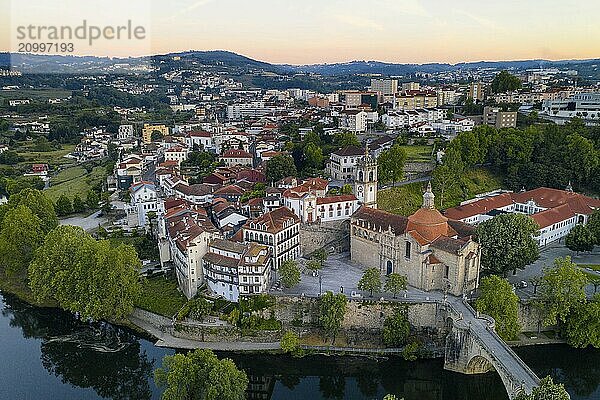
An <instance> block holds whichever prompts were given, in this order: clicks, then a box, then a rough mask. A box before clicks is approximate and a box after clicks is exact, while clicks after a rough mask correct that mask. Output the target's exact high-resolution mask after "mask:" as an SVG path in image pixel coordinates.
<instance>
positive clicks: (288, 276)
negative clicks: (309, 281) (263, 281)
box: [279, 260, 300, 289]
mask: <svg viewBox="0 0 600 400" xmlns="http://www.w3.org/2000/svg"><path fill="white" fill-rule="evenodd" d="M279 278H280V279H281V283H283V286H285V287H286V288H288V289H289V288H292V287H294V286H296V285H297V284H298V283H299V282H300V270H299V269H298V263H297V262H296V261H293V260H287V261H284V262H283V264H281V265H280V266H279Z"/></svg>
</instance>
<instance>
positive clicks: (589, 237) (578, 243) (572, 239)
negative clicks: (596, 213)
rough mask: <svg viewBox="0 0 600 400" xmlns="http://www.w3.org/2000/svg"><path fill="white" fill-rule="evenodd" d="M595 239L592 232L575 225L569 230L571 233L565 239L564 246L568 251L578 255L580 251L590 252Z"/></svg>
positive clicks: (584, 226)
mask: <svg viewBox="0 0 600 400" xmlns="http://www.w3.org/2000/svg"><path fill="white" fill-rule="evenodd" d="M595 242H596V238H595V237H594V234H593V233H592V231H591V230H590V229H589V228H588V227H587V226H586V225H582V224H577V225H575V226H574V227H573V229H571V232H569V234H568V235H567V236H566V237H565V246H567V247H568V249H569V250H571V251H574V252H576V253H577V254H579V252H580V251H592V250H594V245H595Z"/></svg>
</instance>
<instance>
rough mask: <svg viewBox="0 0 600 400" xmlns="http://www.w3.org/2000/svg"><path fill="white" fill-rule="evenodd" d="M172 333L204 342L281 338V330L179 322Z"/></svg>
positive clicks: (268, 341)
mask: <svg viewBox="0 0 600 400" xmlns="http://www.w3.org/2000/svg"><path fill="white" fill-rule="evenodd" d="M171 334H172V335H173V336H175V337H179V338H183V339H190V340H200V341H203V342H220V343H229V342H251V343H273V342H278V341H279V340H280V339H281V335H282V332H281V331H252V332H250V331H243V330H242V329H240V328H238V327H235V326H213V327H209V326H201V325H195V324H189V323H182V322H177V323H175V326H174V327H173V329H172V331H171Z"/></svg>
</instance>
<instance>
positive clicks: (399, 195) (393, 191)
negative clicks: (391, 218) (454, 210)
mask: <svg viewBox="0 0 600 400" xmlns="http://www.w3.org/2000/svg"><path fill="white" fill-rule="evenodd" d="M425 186H426V183H425V182H417V183H411V184H408V185H404V186H400V187H395V188H390V189H386V190H382V191H380V192H379V194H378V199H377V205H378V208H379V209H381V210H384V211H388V212H391V213H394V214H400V215H410V214H412V213H414V212H415V211H416V210H418V209H419V207H421V205H422V204H423V191H424V190H425ZM501 187H502V180H501V179H500V177H498V176H495V175H493V174H492V173H491V172H489V171H487V170H485V169H477V170H473V171H469V172H468V173H467V174H465V176H464V189H465V193H463V191H462V189H461V188H460V187H458V185H457V187H455V188H453V189H452V190H449V191H447V192H446V194H445V197H446V199H445V200H444V207H443V208H450V207H455V206H457V205H459V204H460V202H462V201H464V200H467V199H470V198H473V197H474V196H475V195H476V194H480V193H485V192H489V191H491V190H495V189H500V188H501ZM433 191H434V193H435V194H436V196H437V197H436V205H437V207H438V208H441V207H440V205H439V199H440V197H439V193H438V192H437V191H436V188H435V186H434V187H433ZM465 194H466V195H465Z"/></svg>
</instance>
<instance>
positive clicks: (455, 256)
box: [0, 52, 600, 399]
mask: <svg viewBox="0 0 600 400" xmlns="http://www.w3.org/2000/svg"><path fill="white" fill-rule="evenodd" d="M218 56H219V53H218V52H216V53H215V57H218ZM237 57H239V59H237V62H238V63H241V62H244V63H249V61H247V60H248V59H245V58H242V57H241V56H237ZM224 60H225V59H224ZM582 66H583V67H585V68H583V67H582ZM579 67H582V68H580V69H578V68H579ZM23 68H26V66H25V65H24V66H23ZM99 68H101V67H99ZM102 68H104V67H102ZM109 68H110V67H109ZM131 68H134V69H135V66H134V65H132V66H131ZM586 68H587V64H585V63H581V64H567V65H563V66H552V67H547V68H542V67H532V66H525V67H519V66H512V65H510V63H509V64H508V65H507V66H498V67H497V68H496V67H479V66H472V67H468V66H465V67H464V68H463V69H457V68H451V69H448V70H442V71H438V72H427V71H426V70H425V71H423V72H420V71H416V72H407V73H406V74H405V75H395V76H385V75H384V74H376V73H373V74H356V75H354V76H352V78H351V79H350V80H349V81H348V82H349V83H348V82H346V83H344V84H340V83H339V82H337V81H336V80H335V78H332V77H331V76H329V75H326V74H323V75H319V74H318V73H315V72H311V73H306V74H303V73H296V72H289V73H286V72H283V71H278V72H272V71H269V70H268V68H265V69H261V68H260V67H259V66H254V65H252V64H250V63H249V64H248V65H243V66H242V67H240V66H239V65H238V64H232V65H227V61H222V62H217V63H213V62H212V61H210V60H209V61H206V60H203V58H202V55H198V54H196V53H194V52H190V53H181V54H173V55H163V56H157V57H156V60H155V64H154V66H153V67H152V68H150V69H149V70H148V71H144V73H142V74H131V75H127V74H125V75H111V74H104V75H94V76H91V77H90V76H85V75H83V74H82V75H77V74H74V75H68V76H66V77H52V79H54V80H55V81H56V82H54V85H55V86H60V87H62V88H63V89H57V88H56V87H53V86H52V85H53V84H52V83H48V82H45V81H43V80H42V79H38V77H35V76H32V77H28V80H24V77H25V75H22V74H20V73H17V72H16V71H14V70H13V71H11V72H10V73H8V72H7V73H5V74H3V75H2V77H0V82H2V87H1V90H0V98H2V103H1V104H0V164H1V165H0V171H1V173H2V175H1V178H0V193H1V195H2V203H3V204H4V205H2V206H1V208H0V210H1V211H0V221H2V223H1V225H0V227H1V230H0V248H2V249H3V254H2V257H0V258H2V260H1V261H2V263H1V264H0V271H1V274H0V278H1V280H3V281H5V282H4V284H3V286H1V287H2V289H3V290H5V291H7V292H9V291H10V289H9V287H11V286H16V287H19V285H21V286H22V288H21V289H19V290H18V291H17V294H18V293H19V291H23V292H26V295H25V297H27V296H30V298H32V299H35V300H34V301H40V300H42V299H44V300H45V301H50V304H52V305H55V306H59V307H61V308H63V309H66V310H68V311H71V312H75V313H77V315H82V316H84V317H85V318H90V319H91V320H109V321H111V322H118V321H119V320H125V319H127V320H128V321H129V323H131V324H133V325H136V326H137V328H138V329H141V330H143V331H145V332H147V333H149V334H150V335H152V336H154V337H155V338H156V339H157V340H158V343H162V346H164V347H172V348H186V349H195V348H205V349H213V350H220V351H245V350H253V351H261V350H270V351H274V350H278V351H279V350H283V351H284V352H290V353H292V354H296V355H298V354H301V353H310V352H311V351H313V352H316V351H340V352H347V353H352V352H356V353H360V352H363V353H364V352H367V353H368V352H372V353H373V354H375V353H380V354H385V353H386V352H389V353H390V354H391V353H394V352H395V353H396V354H402V356H403V357H405V359H407V360H409V359H416V358H417V357H424V358H426V357H427V356H434V355H435V356H441V357H444V368H445V369H447V370H450V371H455V372H459V373H463V374H480V373H485V372H489V371H491V370H495V371H496V372H497V373H498V374H499V376H500V379H501V382H502V384H503V386H504V387H505V389H506V393H507V395H508V396H509V398H510V399H517V398H518V399H522V398H526V399H529V398H533V397H526V396H529V395H531V394H532V392H535V391H536V390H539V389H538V387H544V385H549V386H552V385H554V384H553V383H552V380H551V379H550V380H549V381H548V379H541V380H540V378H543V376H540V377H538V376H537V375H536V373H534V372H533V371H532V370H531V369H530V368H529V367H528V366H527V364H526V363H525V362H523V361H522V360H521V358H520V357H519V356H518V355H517V353H515V352H514V351H513V350H512V349H511V347H510V346H513V345H515V346H517V345H536V344H548V343H550V344H555V343H568V344H569V345H572V346H573V347H578V348H582V347H583V348H585V347H588V346H593V347H599V346H600V341H599V340H598V335H597V332H598V330H600V326H599V324H600V321H599V320H598V318H597V312H598V308H599V307H600V297H599V296H598V295H597V294H596V293H597V290H598V287H599V286H600V253H599V252H598V245H600V199H599V198H598V194H599V193H600V83H599V82H600V77H598V76H597V75H591V76H587V75H584V74H586V73H588V72H587V71H588V70H587V69H586ZM582 74H583V75H582ZM238 76H239V78H238ZM299 77H302V79H303V80H302V81H300V78H299ZM282 82H283V83H285V85H283V84H282ZM294 82H302V85H301V86H302V87H304V88H302V89H301V88H295V87H293V86H292V87H290V86H291V85H293V84H294ZM274 87H277V88H274ZM286 87H290V88H286ZM67 88H69V89H67ZM319 88H327V89H329V90H322V89H319ZM42 204H44V205H42ZM44 207H47V208H44ZM49 209H52V211H51V212H50V211H49ZM49 213H51V214H54V213H55V218H56V216H57V217H58V220H56V221H57V222H52V221H53V220H52V219H51V218H50V219H49V217H48V214H49ZM58 224H60V226H58V227H55V226H57V225H58ZM72 227H77V228H72ZM71 228H72V229H71ZM69 229H71V230H69ZM33 231H35V232H36V233H35V234H33V233H32V232H33ZM88 241H89V243H88ZM105 241H106V243H109V245H107V248H103V247H102V243H104V242H105ZM83 243H88V244H86V245H85V246H90V248H91V247H94V246H99V247H98V249H96V250H94V251H95V252H97V255H96V257H104V258H102V260H104V261H98V262H101V263H103V264H99V265H97V266H96V267H93V266H90V267H89V268H92V269H90V270H89V271H90V272H89V273H90V274H99V275H103V273H102V272H101V271H102V270H103V269H104V270H106V269H107V268H113V267H114V271H119V272H115V274H116V275H115V277H114V278H109V277H106V278H101V279H106V281H103V282H104V283H103V284H101V283H99V282H100V281H99V282H98V283H96V284H98V285H107V286H106V288H105V289H103V290H104V291H103V292H102V293H103V294H102V295H99V294H97V293H96V292H94V290H92V289H89V290H91V292H89V293H88V292H85V291H83V292H77V293H75V291H74V292H73V293H71V294H66V292H69V291H71V290H72V289H69V287H70V286H64V285H76V282H71V283H66V282H62V283H61V282H59V281H60V279H58V277H59V276H60V274H63V273H67V274H71V272H68V271H71V270H70V268H73V267H71V266H70V265H68V264H65V260H66V258H68V259H72V260H73V261H74V262H79V261H77V260H79V258H78V257H84V254H89V253H79V251H82V252H83V251H91V250H89V249H88V250H85V249H84V248H83V247H82V248H81V249H80V248H79V247H80V246H84V244H83ZM61 246H63V247H61ZM128 249H129V250H135V251H133V252H130V251H129V250H128ZM61 252H62V253H61ZM17 254H18V255H19V256H18V257H16V255H17ZM59 254H62V255H61V256H59ZM65 257H66V258H65ZM98 259H99V260H100V258H98ZM63 264H64V265H63ZM61 268H64V269H63V270H61ZM93 268H99V269H98V270H93ZM79 273H83V272H78V273H77V274H79ZM53 274H56V275H53ZM132 274H133V275H132ZM75 276H76V275H72V277H71V279H75V278H74V277H75ZM57 279H58V280H57ZM61 279H62V278H61ZM99 279H100V278H99ZM110 279H116V280H117V281H118V282H120V283H119V284H120V285H121V286H123V287H126V288H127V289H122V290H119V291H120V292H121V293H123V290H131V292H130V293H128V294H126V295H124V294H121V295H119V294H116V293H117V290H116V289H115V290H114V291H113V290H112V289H109V288H110V287H111V286H110V285H111V284H112V285H114V284H115V282H116V281H114V280H112V281H111V280H110ZM6 282H11V283H10V284H6ZM109 282H112V283H109ZM125 282H126V283H125ZM90 285H92V286H93V285H94V284H90ZM565 288H570V289H571V290H569V293H567V294H564V293H563V292H562V291H563V290H565ZM86 290H88V289H86ZM92 292H93V293H96V294H92ZM42 293H43V296H42ZM86 293H87V294H86ZM559 293H560V296H563V295H564V298H559V297H560V296H559ZM77 296H83V297H77ZM88 296H92V297H88ZM94 296H99V297H98V299H97V302H99V303H103V302H104V301H106V300H107V299H108V298H111V303H110V304H111V305H109V303H106V304H103V305H102V307H100V306H98V307H94V306H92V305H91V304H93V301H92V300H91V299H92V298H95V297H94ZM113 296H114V298H113ZM86 298H88V299H89V304H88V305H85V306H84V305H83V304H84V303H86V302H87V301H88V300H84V299H86ZM263 303H264V304H263ZM302 304H304V306H302ZM327 304H329V305H327ZM363 304H364V305H363ZM399 306H402V307H404V308H401V307H400V308H399ZM111 307H114V308H111ZM299 307H300V308H302V307H306V309H307V310H309V311H306V312H303V311H301V310H300V311H299V309H300V308H299ZM336 307H337V308H336ZM361 307H364V310H369V311H368V312H367V314H372V315H366V314H365V312H364V311H363V312H361ZM319 308H320V309H321V311H320V312H319V311H318V309H319ZM313 309H317V311H313ZM111 310H115V311H114V312H113V311H111ZM116 310H118V311H116ZM323 310H324V311H323ZM117 312H118V314H117ZM298 312H300V314H298ZM313 312H314V313H316V314H314V313H313ZM594 313H596V314H594ZM340 314H341V316H340ZM334 315H337V316H334ZM344 315H346V317H344ZM375 315H378V317H375ZM488 315H489V317H487V316H488ZM486 318H487V319H486ZM324 321H327V322H324ZM388 326H391V327H392V328H388ZM388 329H391V330H392V331H393V332H394V334H386V332H387V331H388ZM250 331H252V332H253V333H249V332H250ZM362 331H364V332H379V333H374V334H372V335H371V336H369V335H367V336H366V337H365V335H364V334H362V335H361V334H359V333H358V332H362ZM401 331H403V332H404V333H400V332H401ZM434 331H435V332H437V333H436V334H435V335H432V334H431V332H434ZM381 332H383V333H381ZM436 335H437V336H436ZM315 337H318V339H315ZM324 341H325V345H323V343H324ZM316 342H318V344H316ZM158 343H157V344H158ZM290 343H291V344H290ZM261 384H262V386H265V385H266V386H268V385H269V384H270V383H269V382H262V383H261V382H256V383H255V384H253V385H255V386H257V387H258V386H260V387H262V386H261ZM256 390H259V389H256ZM260 390H262V389H260ZM523 396H525V397H523ZM232 398H233V397H232ZM257 398H258V397H257ZM261 398H262V397H261ZM265 398H268V397H265ZM386 398H394V397H389V396H388V397H386ZM536 398H537V397H536Z"/></svg>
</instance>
